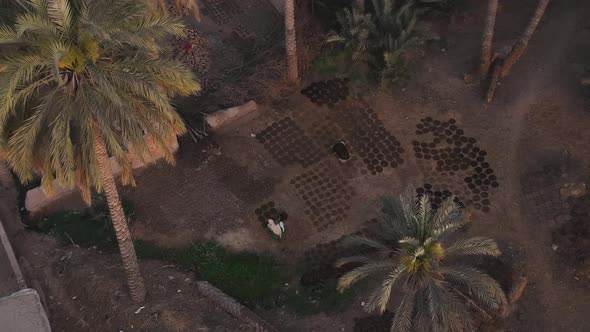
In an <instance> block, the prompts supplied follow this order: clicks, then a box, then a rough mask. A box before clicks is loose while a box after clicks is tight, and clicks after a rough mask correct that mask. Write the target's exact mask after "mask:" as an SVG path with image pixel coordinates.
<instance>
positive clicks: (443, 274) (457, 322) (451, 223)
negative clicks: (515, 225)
mask: <svg viewBox="0 0 590 332" xmlns="http://www.w3.org/2000/svg"><path fill="white" fill-rule="evenodd" d="M383 211H384V218H383V230H382V232H380V233H381V234H382V238H371V237H364V236H351V237H350V238H348V240H347V241H346V242H347V243H349V244H355V245H362V246H364V247H365V248H367V249H368V250H367V251H365V252H363V253H360V254H359V255H356V256H352V257H348V258H342V259H340V260H339V261H338V262H337V263H336V265H337V266H339V267H342V266H344V265H347V264H356V268H354V269H352V270H351V271H350V272H348V273H346V274H344V275H343V276H342V277H341V278H340V280H339V282H338V288H339V290H341V291H342V290H344V289H346V288H348V287H350V286H351V285H352V284H354V283H355V282H357V281H359V280H360V279H363V278H366V277H378V278H379V280H380V281H379V283H378V286H377V288H376V289H375V291H374V292H373V293H372V294H371V295H370V297H369V299H368V304H367V306H366V309H367V311H373V310H375V309H378V310H379V311H380V312H381V313H383V312H384V311H385V309H386V307H387V304H388V303H389V299H390V296H391V293H392V290H393V288H394V287H397V288H398V289H399V291H400V293H401V294H400V295H401V296H400V303H399V305H398V307H397V309H396V311H395V316H394V320H393V323H392V328H391V329H392V331H410V330H418V331H464V330H467V331H473V330H474V329H473V328H472V326H471V320H470V318H469V314H468V310H467V308H466V305H465V301H467V302H468V303H469V304H471V305H473V306H476V307H477V308H478V309H480V310H482V309H481V308H480V307H479V306H477V304H476V301H478V302H481V303H483V304H485V305H487V306H488V307H491V308H492V309H495V310H500V309H501V307H503V306H504V305H505V303H506V296H505V295H504V292H503V291H502V289H501V288H500V286H499V284H498V283H497V282H496V281H495V280H494V279H492V278H491V277H489V276H488V275H486V274H485V273H483V272H481V271H479V270H477V269H475V268H473V267H470V266H468V265H459V264H457V263H456V260H457V258H461V257H462V256H466V255H485V256H494V257H496V256H499V255H500V250H499V249H498V246H497V245H496V242H494V241H493V240H491V239H488V238H485V237H473V238H469V239H460V240H457V241H455V242H454V243H453V242H450V241H449V235H451V234H452V233H454V232H455V231H456V230H458V229H459V228H460V227H461V226H463V225H464V224H465V221H466V219H465V218H464V214H463V210H462V209H461V208H459V206H458V205H457V204H456V203H455V202H454V201H453V200H451V199H447V200H446V201H445V202H444V203H443V204H441V206H440V208H438V210H436V211H434V210H433V209H432V208H431V202H430V199H429V197H428V196H426V195H424V196H422V197H417V196H416V194H415V192H414V191H413V190H412V189H410V190H408V191H406V192H405V193H404V194H402V195H400V199H399V201H395V200H384V209H383ZM467 294H471V296H473V297H474V298H475V300H476V301H474V300H472V299H469V297H468V296H467Z"/></svg>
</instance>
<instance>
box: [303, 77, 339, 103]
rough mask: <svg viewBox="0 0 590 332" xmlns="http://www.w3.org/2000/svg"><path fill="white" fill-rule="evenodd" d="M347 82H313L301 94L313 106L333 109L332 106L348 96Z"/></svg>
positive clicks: (337, 79)
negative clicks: (326, 106) (325, 106)
mask: <svg viewBox="0 0 590 332" xmlns="http://www.w3.org/2000/svg"><path fill="white" fill-rule="evenodd" d="M348 82H349V79H348V78H344V79H340V78H336V79H332V80H327V81H319V82H314V83H311V84H310V85H309V86H308V87H306V88H304V89H303V90H301V94H303V95H304V96H306V97H307V98H309V100H310V101H311V102H312V103H314V104H317V105H319V106H322V105H328V106H329V107H333V106H334V104H336V103H337V102H339V101H341V100H345V99H346V98H347V97H348V95H349V94H350V91H349V89H348Z"/></svg>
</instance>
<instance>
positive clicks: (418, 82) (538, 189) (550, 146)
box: [22, 0, 590, 331]
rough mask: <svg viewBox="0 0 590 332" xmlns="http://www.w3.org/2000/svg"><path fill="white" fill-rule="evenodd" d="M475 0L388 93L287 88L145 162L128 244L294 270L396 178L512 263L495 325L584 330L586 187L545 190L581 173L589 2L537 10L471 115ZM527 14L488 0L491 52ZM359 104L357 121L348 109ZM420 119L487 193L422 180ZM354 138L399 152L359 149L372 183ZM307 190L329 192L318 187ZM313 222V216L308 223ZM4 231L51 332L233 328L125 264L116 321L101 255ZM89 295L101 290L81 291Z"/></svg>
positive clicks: (525, 8) (276, 315)
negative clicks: (128, 282)
mask: <svg viewBox="0 0 590 332" xmlns="http://www.w3.org/2000/svg"><path fill="white" fill-rule="evenodd" d="M479 2H481V1H470V2H469V3H470V6H468V7H467V9H466V10H465V11H463V12H461V13H460V14H458V15H456V17H455V19H454V20H453V23H451V24H450V25H449V26H446V27H445V28H444V29H438V28H437V29H435V30H434V31H433V32H432V33H433V34H434V35H436V34H438V35H440V39H439V40H438V41H436V40H434V41H429V42H427V45H426V46H425V47H424V52H422V54H420V56H419V57H418V58H417V59H416V61H415V62H414V63H413V64H412V67H411V68H410V72H411V77H410V79H409V80H408V82H407V83H406V84H405V85H404V87H403V88H399V89H395V90H393V91H388V92H380V93H376V94H374V95H371V96H364V101H363V102H361V101H359V100H357V99H356V98H352V97H349V98H348V99H347V100H346V101H341V102H339V103H337V104H336V106H335V107H334V108H328V107H326V106H317V105H315V104H314V103H312V102H310V100H309V99H308V98H306V97H305V96H303V95H301V94H298V93H294V94H293V96H292V98H290V99H289V100H288V101H287V102H285V106H284V107H282V108H281V109H277V108H271V107H269V106H267V105H260V111H259V114H258V115H257V116H256V117H254V118H249V119H246V120H244V121H242V122H241V123H239V124H237V125H236V126H234V127H232V128H229V129H227V130H225V131H224V132H223V133H219V134H216V135H214V136H213V138H212V139H211V140H209V141H207V142H204V143H200V144H194V143H189V142H181V148H180V150H179V152H178V156H177V164H176V166H170V165H167V164H164V163H159V164H156V165H154V166H152V167H149V168H146V169H143V170H141V171H140V172H139V173H138V175H137V183H138V186H137V187H135V188H124V189H123V191H124V194H125V195H127V196H128V197H129V198H131V199H132V200H133V202H134V203H135V209H136V213H137V218H136V220H137V222H136V223H135V224H133V226H132V233H133V235H134V237H135V238H138V239H143V240H147V241H151V242H154V243H157V244H159V245H161V246H166V247H179V246H182V245H185V244H188V243H190V241H192V240H195V239H202V238H208V239H215V240H217V241H220V242H221V243H223V244H224V245H226V246H228V247H230V248H233V249H236V250H253V251H259V252H270V253H272V254H273V255H275V256H276V257H277V259H278V260H279V261H281V262H284V263H295V262H296V261H297V260H298V259H303V258H304V257H309V256H306V255H305V254H306V253H309V252H310V251H313V250H314V248H317V247H316V246H317V245H318V244H323V243H328V242H330V241H334V240H337V239H339V238H340V237H342V236H343V235H346V234H350V233H352V232H355V231H357V230H359V229H361V228H362V227H363V225H364V224H365V223H366V222H367V221H368V220H370V219H372V218H374V217H375V216H376V211H378V205H377V204H376V201H377V199H378V198H379V197H380V196H381V195H385V194H394V195H395V194H396V193H398V192H399V191H400V190H401V189H402V188H404V187H405V186H406V185H407V184H409V183H413V184H415V185H417V186H419V187H420V186H423V187H426V184H429V185H432V186H433V187H435V188H438V189H437V190H440V191H443V190H449V191H451V192H453V193H456V194H458V195H459V196H461V197H460V198H461V200H462V201H463V202H465V203H466V205H467V208H468V209H470V210H472V211H473V213H474V222H473V225H472V226H471V227H470V228H469V231H468V233H469V234H470V235H476V234H477V235H486V236H490V237H493V238H495V239H496V240H497V241H498V243H499V244H500V246H501V249H502V250H503V252H504V254H505V257H504V260H505V261H508V262H510V263H511V264H513V268H514V271H513V272H512V274H513V276H518V275H525V276H527V278H528V279H529V286H528V287H527V289H526V291H525V293H524V296H523V297H522V298H521V299H520V301H519V302H518V307H517V308H516V309H515V311H514V312H513V313H512V315H511V316H510V317H509V318H508V319H507V321H506V322H505V323H504V324H503V326H502V329H504V330H507V331H586V330H588V329H589V328H590V324H589V323H588V321H587V319H586V317H585V315H587V313H588V312H590V301H588V298H590V258H588V255H589V254H588V249H587V243H588V242H587V241H588V236H589V234H588V233H589V228H588V220H587V219H584V217H585V216H588V211H589V210H590V206H589V205H588V204H589V202H590V199H588V197H590V193H589V194H586V196H583V197H581V198H578V199H573V198H570V199H562V198H561V197H560V194H559V190H560V189H561V188H562V187H563V185H564V184H565V183H576V182H580V181H582V182H586V183H588V180H589V179H590V169H589V167H590V155H589V153H588V152H589V151H588V145H587V142H588V141H590V131H588V130H585V129H586V127H587V126H588V125H589V124H590V113H589V112H588V111H587V110H588V106H589V103H590V90H588V89H584V88H583V87H581V86H580V85H579V79H580V78H581V77H582V76H583V75H584V74H586V72H585V66H588V65H589V64H588V60H587V59H588V56H589V55H590V45H588V43H587V41H588V40H590V25H589V24H588V22H587V18H588V17H590V16H589V15H590V3H587V2H583V1H575V0H564V1H560V2H558V1H554V2H553V3H551V4H550V6H549V8H548V9H547V13H546V15H545V18H544V19H543V21H542V23H541V25H540V26H539V29H538V31H537V32H536V33H535V35H534V37H533V40H532V41H531V43H530V45H529V48H528V49H527V52H526V53H525V55H524V56H523V57H522V59H521V60H520V62H519V63H518V64H517V65H516V66H515V67H514V69H513V71H512V73H511V74H510V76H508V77H507V78H506V79H505V80H503V81H502V83H501V85H500V86H499V88H498V90H497V95H496V99H495V101H494V102H493V103H492V104H491V105H487V106H486V105H484V104H482V102H481V95H482V91H481V88H480V87H479V84H475V83H466V82H465V81H464V79H463V77H464V74H465V73H468V72H470V71H471V69H472V68H473V66H474V65H476V64H477V63H478V60H477V55H478V54H479V47H480V44H479V41H480V37H481V25H482V24H481V22H482V21H483V15H484V9H483V8H484V6H485V4H484V3H483V2H482V3H479ZM535 3H536V1H534V0H523V1H518V2H515V1H512V2H507V1H504V2H502V7H501V9H500V11H499V14H498V22H497V33H496V41H497V42H496V46H497V47H501V46H502V45H510V42H511V41H513V40H514V39H515V38H517V36H518V34H519V33H520V32H521V31H522V29H524V27H525V26H526V23H527V21H528V18H529V17H530V15H531V13H532V11H533V8H534V6H535ZM309 83H311V81H309V82H308V81H306V82H305V84H303V87H305V86H307V84H309ZM369 108H371V109H372V110H374V112H364V111H363V110H365V111H366V110H367V109H369ZM428 117H430V118H432V119H433V120H434V121H441V122H447V121H448V120H449V119H454V120H455V121H456V123H455V124H454V125H455V126H457V127H458V128H460V130H462V131H464V135H466V138H467V137H473V138H475V139H476V140H477V143H476V144H474V145H476V146H477V147H478V149H480V150H484V151H485V152H486V154H485V158H483V159H482V161H481V162H482V164H479V165H483V163H487V164H488V165H487V166H486V167H489V168H490V169H493V176H494V179H495V180H493V181H497V183H498V184H499V186H497V187H495V186H493V185H490V186H489V188H486V190H484V189H483V188H482V189H481V190H480V189H477V188H476V190H478V191H477V194H475V190H474V189H470V188H467V183H466V182H464V177H466V176H469V174H470V173H469V170H457V171H453V170H450V171H449V170H446V171H438V170H436V167H435V166H436V163H435V162H434V161H432V160H428V159H426V157H425V156H424V155H420V157H418V156H417V155H416V154H415V153H414V151H415V150H414V147H416V145H414V144H413V142H414V141H417V142H422V141H424V137H423V135H422V133H417V132H416V130H420V127H417V125H418V124H422V123H423V122H421V119H426V118H428ZM286 118H289V119H290V120H288V119H286ZM273 123H275V125H274V128H275V129H272V127H273ZM363 126H364V127H363ZM267 128H268V129H267ZM380 128H382V129H380ZM359 130H361V131H362V130H368V131H374V132H378V133H379V135H382V136H377V138H379V137H384V139H385V140H388V141H389V142H391V144H390V145H393V146H395V144H394V143H395V142H396V141H397V142H399V143H400V146H399V147H395V148H394V149H393V150H387V151H386V149H385V148H383V149H385V150H383V149H382V150H381V151H379V152H375V155H379V154H382V155H383V156H382V157H381V161H387V163H384V165H385V164H387V165H388V166H387V167H385V166H384V167H383V168H382V171H380V172H377V171H375V174H374V175H373V174H372V173H371V171H372V169H371V168H370V167H368V165H367V164H365V160H364V159H366V158H365V157H362V156H361V154H362V153H363V152H362V151H364V150H363V149H367V147H369V148H374V147H373V146H370V144H376V145H377V147H375V148H379V144H380V143H378V142H374V140H373V141H371V140H370V139H368V141H365V140H364V138H363V137H365V136H363V135H362V134H361V133H359ZM265 137H267V138H265ZM340 139H345V141H346V142H347V143H350V146H351V150H352V152H353V156H354V158H353V160H351V161H350V162H348V163H346V164H340V163H339V162H338V161H337V160H335V159H334V158H333V157H332V156H331V155H330V153H329V151H328V149H326V146H327V145H329V143H330V142H335V141H337V140H340ZM382 151H385V152H382ZM369 153H371V152H369ZM365 155H366V151H365ZM482 156H483V154H482ZM375 158H378V157H375ZM429 158H430V157H429ZM369 159H370V158H369ZM400 160H403V163H402V162H400ZM371 163H372V160H369V164H371ZM394 163H395V165H396V166H395V167H392V166H393V165H394ZM304 166H305V167H304ZM477 167H479V166H477ZM373 169H376V168H375V167H373ZM442 172H444V173H445V175H443V174H442ZM451 173H452V174H451ZM314 177H317V178H316V179H314ZM487 179H488V180H489V179H491V177H489V176H488V178H487ZM332 180H334V182H332ZM314 181H315V182H314ZM320 181H323V182H320ZM493 181H492V182H493ZM490 183H491V182H490ZM484 185H485V184H484ZM324 187H326V188H328V189H331V188H333V190H334V191H322V190H324V189H322V188H324ZM486 187H488V186H487V185H486ZM328 189H326V190H328ZM318 190H320V191H318ZM433 190H434V189H433ZM480 191H481V192H485V196H484V194H482V193H480ZM475 197H477V199H475ZM484 200H487V203H488V204H484V203H483V201H484ZM480 201H481V204H480V203H479V202H480ZM269 202H273V204H274V206H275V207H278V208H280V209H284V210H285V211H287V212H288V214H289V218H288V220H287V222H286V224H287V234H286V238H285V239H283V240H282V241H280V242H279V241H274V240H272V239H271V238H270V236H269V234H268V231H267V230H266V229H265V228H264V227H263V226H262V225H261V222H260V220H259V219H258V218H259V215H257V214H256V212H260V211H262V210H265V208H268V203H269ZM477 205H479V206H480V208H479V209H477V208H476V206H477ZM483 207H487V209H486V210H488V209H489V211H488V212H483V211H484V208H483ZM318 211H321V213H323V212H326V213H325V215H322V216H320V217H319V218H316V215H317V214H318V213H320V212H318ZM574 223H575V224H574ZM22 238H23V241H24V242H26V243H34V247H33V248H34V249H30V250H27V252H29V253H30V252H35V253H36V254H34V255H32V256H31V257H32V258H29V257H28V259H29V260H30V261H31V265H32V268H33V270H35V271H38V272H35V274H37V275H38V276H39V277H40V279H42V280H41V286H42V288H43V290H44V293H45V295H46V300H47V303H48V305H49V308H50V319H51V321H52V324H53V326H54V329H55V330H56V331H61V330H63V331H66V330H67V331H71V330H80V331H85V330H88V331H94V330H103V331H104V330H115V329H117V330H125V331H127V330H145V331H148V330H149V331H158V330H161V331H177V330H178V331H198V330H199V328H201V327H203V328H204V327H209V328H211V329H212V330H215V328H217V329H218V330H228V331H235V330H238V329H240V328H244V327H243V326H242V327H240V324H239V323H238V322H237V321H235V320H233V319H232V318H230V317H229V316H227V315H226V314H225V313H223V312H221V311H219V310H217V309H215V308H213V307H212V306H211V305H209V304H207V303H206V302H204V300H203V299H202V298H201V297H200V296H199V295H198V293H196V291H195V289H194V287H192V286H191V282H192V281H191V280H189V281H186V282H185V281H184V280H185V278H189V279H191V278H193V276H191V275H188V274H185V273H182V272H180V271H177V270H175V269H174V268H173V267H167V266H164V265H163V264H162V263H158V262H143V264H142V269H143V272H144V277H145V279H146V282H147V283H148V289H149V293H150V295H149V296H150V299H148V302H147V304H146V308H145V309H143V310H144V311H142V312H140V313H139V314H134V312H135V310H137V309H138V308H137V306H134V305H131V304H130V303H129V302H128V301H127V298H126V293H125V292H126V291H125V290H124V288H123V283H122V281H121V280H122V279H123V278H122V273H121V270H120V267H119V264H118V260H117V258H116V257H113V256H108V255H104V254H99V253H97V252H95V251H92V250H81V249H71V248H58V247H56V246H55V244H54V243H53V242H52V241H51V240H49V239H46V238H40V237H39V236H38V235H33V234H27V235H25V236H22ZM491 272H492V273H493V272H494V271H491ZM170 277H173V279H171V278H170ZM103 289H108V291H106V292H101V291H99V290H103ZM178 290H180V292H178ZM361 301H362V299H358V301H357V302H356V303H355V304H354V305H353V307H352V308H351V309H350V310H349V311H348V312H346V313H345V314H339V315H323V314H322V315H316V316H311V317H307V318H300V317H294V316H293V315H291V314H288V313H285V312H282V311H281V310H278V311H274V312H263V311H261V312H259V314H260V315H262V316H263V317H264V318H266V319H268V320H269V321H270V322H271V323H273V324H274V325H276V326H277V327H279V328H281V329H282V330H286V331H352V329H353V326H354V324H355V319H357V318H361V317H365V316H367V314H364V313H362V310H361V309H362V308H361V304H360V302H361ZM105 308H107V309H105ZM117 324H125V326H122V325H117ZM131 325H133V328H131V327H130V326H131ZM99 327H100V328H99ZM203 330H205V329H203Z"/></svg>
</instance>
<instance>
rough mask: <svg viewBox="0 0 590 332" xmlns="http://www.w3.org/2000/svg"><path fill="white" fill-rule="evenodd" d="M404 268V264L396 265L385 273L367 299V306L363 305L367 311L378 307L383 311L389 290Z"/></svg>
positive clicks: (389, 293)
mask: <svg viewBox="0 0 590 332" xmlns="http://www.w3.org/2000/svg"><path fill="white" fill-rule="evenodd" d="M404 270H405V267H404V266H398V267H396V268H394V269H392V270H391V271H390V272H389V273H388V274H387V276H386V277H385V279H384V280H383V282H382V283H381V285H379V286H377V288H376V289H375V291H374V292H373V294H372V295H371V297H370V298H369V300H368V301H367V306H366V307H365V310H366V311H367V312H371V311H373V310H375V309H378V310H379V312H380V313H381V314H383V312H385V309H386V308H387V303H389V297H390V296H391V290H392V288H393V286H394V285H395V283H396V281H397V280H398V279H399V277H400V276H401V275H402V273H403V272H404Z"/></svg>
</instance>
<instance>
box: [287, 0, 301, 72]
mask: <svg viewBox="0 0 590 332" xmlns="http://www.w3.org/2000/svg"><path fill="white" fill-rule="evenodd" d="M284 14H285V46H286V49H287V78H288V79H289V81H290V82H297V80H298V79H299V69H298V68H297V61H298V60H297V37H296V33H295V0H285V13H284Z"/></svg>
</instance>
